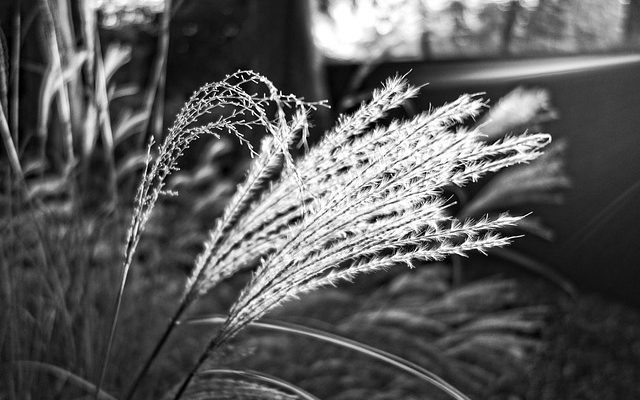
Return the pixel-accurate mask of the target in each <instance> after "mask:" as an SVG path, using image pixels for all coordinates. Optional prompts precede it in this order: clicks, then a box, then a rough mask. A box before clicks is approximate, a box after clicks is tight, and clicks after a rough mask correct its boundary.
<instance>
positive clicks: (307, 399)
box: [200, 369, 320, 400]
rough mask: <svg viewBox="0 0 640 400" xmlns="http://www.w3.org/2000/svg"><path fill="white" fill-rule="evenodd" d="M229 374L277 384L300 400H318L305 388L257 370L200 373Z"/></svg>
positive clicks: (205, 373) (223, 370)
mask: <svg viewBox="0 0 640 400" xmlns="http://www.w3.org/2000/svg"><path fill="white" fill-rule="evenodd" d="M222 374H226V375H231V376H238V377H240V378H249V379H253V380H257V381H260V382H263V383H265V384H268V385H272V386H277V387H278V388H280V389H284V390H285V391H288V392H291V393H293V394H295V395H296V396H298V398H300V399H302V400H320V399H318V398H317V397H316V396H314V395H312V394H311V393H309V392H307V391H306V390H304V389H302V388H300V387H298V386H295V385H293V384H291V383H289V382H287V381H285V380H284V379H280V378H277V377H275V376H272V375H269V374H265V373H262V372H257V371H251V370H249V371H237V370H232V369H208V370H206V371H202V372H201V373H200V375H201V376H202V375H222Z"/></svg>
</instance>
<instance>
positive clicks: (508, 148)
mask: <svg viewBox="0 0 640 400" xmlns="http://www.w3.org/2000/svg"><path fill="white" fill-rule="evenodd" d="M417 93H418V88H416V87H413V86H411V85H409V84H408V83H407V82H406V80H405V79H404V77H396V78H392V79H389V80H388V81H387V82H386V83H385V84H384V85H383V87H382V88H381V89H379V90H376V91H375V92H374V94H373V97H372V99H371V101H369V102H368V103H365V104H362V106H361V107H360V108H359V109H358V110H356V111H355V112H354V113H353V114H351V115H348V116H344V117H342V118H340V119H339V121H338V123H337V125H336V127H335V128H333V129H332V130H330V131H329V132H327V134H326V135H325V136H324V137H323V138H322V139H321V140H320V142H319V143H318V144H316V145H315V146H314V147H312V148H311V149H309V150H308V151H306V152H305V154H303V155H302V156H301V157H299V158H297V159H295V158H294V157H293V155H292V153H293V148H294V147H295V146H296V144H301V145H306V132H307V129H308V126H309V122H308V120H307V115H308V113H309V112H310V111H312V110H313V109H314V108H315V107H316V106H317V104H313V103H308V102H304V101H302V100H301V99H298V98H296V97H294V96H291V95H283V94H282V93H280V92H279V91H278V90H277V89H276V88H275V87H274V86H273V85H272V84H271V82H269V81H268V80H267V79H266V78H265V77H262V76H260V75H258V74H256V73H253V72H250V71H239V72H237V73H234V74H231V75H229V76H227V77H226V78H225V79H224V80H222V81H220V82H217V83H213V84H208V85H205V86H203V87H202V88H201V89H200V90H198V91H197V92H196V93H195V94H194V95H193V96H192V97H191V99H190V100H189V101H188V102H187V103H186V104H185V106H184V107H183V109H182V110H181V111H180V113H179V114H178V117H177V118H176V121H175V123H174V124H173V126H172V127H171V128H170V129H169V132H168V134H167V136H166V137H165V139H164V140H163V141H162V143H160V144H159V145H157V146H156V145H154V144H153V142H152V143H151V144H150V145H149V148H148V152H147V158H146V166H145V168H144V172H143V175H142V180H141V183H140V186H139V187H138V190H137V194H136V196H135V199H134V208H133V212H132V218H131V220H130V226H129V230H128V233H127V235H126V240H125V243H126V246H125V250H124V255H123V257H122V262H121V266H122V269H121V274H122V275H121V279H120V284H119V289H118V294H117V296H116V305H115V307H114V312H113V318H112V323H111V328H110V330H109V335H108V336H109V337H108V339H107V340H106V344H105V345H104V346H105V354H106V356H105V357H103V360H104V361H103V362H102V368H101V372H100V374H99V378H98V379H97V382H98V383H97V385H96V388H95V391H96V393H100V391H101V390H102V387H103V386H104V385H103V380H104V377H105V376H106V375H105V373H106V371H107V370H108V366H109V359H110V353H111V348H112V344H113V343H116V342H115V340H116V338H117V333H118V331H117V329H116V324H117V322H118V320H119V314H120V308H121V306H122V299H123V295H124V291H125V286H126V282H127V278H128V275H129V271H130V269H131V267H132V265H134V263H135V260H136V258H135V255H136V250H137V248H138V245H139V243H140V241H141V239H143V238H144V236H143V232H144V231H145V227H146V225H147V223H148V222H149V220H150V217H151V215H152V212H153V210H154V209H156V208H157V207H158V205H159V204H160V203H158V200H159V199H160V197H161V196H162V195H163V194H175V193H173V192H169V191H167V182H168V178H169V176H170V175H171V174H172V173H173V172H174V171H176V170H177V169H178V160H179V158H180V157H181V156H182V155H183V153H184V152H185V151H186V150H187V148H188V147H189V146H190V144H192V143H193V141H194V140H195V139H196V138H197V137H199V136H201V135H203V134H211V135H214V136H216V137H217V136H219V135H220V133H230V134H231V135H232V136H234V137H236V138H238V139H239V140H240V142H241V143H242V144H244V145H246V146H247V147H248V148H249V150H250V152H251V154H252V156H253V161H252V162H251V164H250V166H249V169H248V172H247V175H246V179H245V180H244V182H243V183H241V184H240V185H239V186H238V187H237V190H236V193H235V194H234V195H233V196H232V197H231V199H230V201H229V203H228V204H227V206H226V207H225V209H224V211H223V213H222V216H221V217H220V218H219V219H218V220H217V221H216V222H215V224H214V226H213V228H212V229H211V231H210V232H209V235H208V238H207V239H206V240H205V241H204V243H203V247H202V251H201V252H200V254H199V255H198V256H197V257H196V259H195V261H194V264H193V268H192V269H191V272H190V273H189V276H188V278H187V279H186V284H185V287H184V291H183V294H182V297H181V300H180V301H179V303H178V304H177V307H176V310H175V312H174V313H173V316H172V317H171V318H170V319H169V323H168V324H167V327H166V328H165V330H164V331H163V333H162V334H161V335H160V336H159V338H158V339H157V341H156V342H155V343H156V344H155V346H154V347H153V349H152V350H150V355H149V356H148V357H147V359H146V361H145V362H144V363H143V364H142V366H141V367H140V370H139V372H138V374H137V375H136V377H135V378H134V379H133V380H132V383H131V385H130V386H129V388H128V390H127V391H126V392H124V396H123V398H125V399H130V398H133V397H134V396H135V394H136V392H137V389H138V388H139V387H140V386H141V383H142V382H143V380H144V378H145V376H147V374H148V371H149V369H150V368H151V366H152V365H153V364H154V362H155V360H156V359H157V357H158V355H159V354H160V352H161V350H162V349H163V348H164V347H165V344H166V343H168V340H169V338H170V337H171V336H172V334H173V333H174V332H175V331H176V328H177V327H178V325H179V322H180V321H181V320H183V319H184V317H185V316H186V314H187V312H188V311H190V310H192V309H193V307H194V304H195V303H196V302H198V300H199V299H201V298H203V296H204V295H205V294H207V293H208V292H210V291H211V290H212V289H214V288H215V287H216V286H218V285H219V284H220V282H222V281H224V280H226V279H228V278H230V277H232V276H233V275H235V274H237V273H238V272H240V271H241V270H243V269H246V268H250V267H254V268H255V270H254V272H253V275H252V277H251V279H250V280H249V281H248V282H247V284H246V286H245V287H244V289H243V290H242V291H241V293H240V294H239V296H238V298H237V299H236V300H235V302H234V303H233V305H232V306H231V308H230V310H229V313H228V316H227V317H226V319H225V322H224V323H223V324H222V326H221V327H220V329H219V331H218V333H217V334H216V335H214V336H213V338H212V339H211V340H210V341H209V343H208V344H207V345H206V346H205V348H204V349H203V351H202V353H201V354H200V356H199V357H198V358H197V360H196V362H195V363H194V365H193V366H192V367H191V368H190V369H189V370H187V372H186V373H185V374H184V376H182V377H181V381H180V382H175V383H176V387H175V390H173V391H172V394H171V396H173V398H175V399H178V398H202V397H203V396H207V393H210V394H211V395H214V394H215V390H214V389H211V388H212V387H219V385H217V386H216V385H213V384H211V385H208V386H207V384H206V377H207V376H208V375H212V374H207V373H205V372H206V371H204V370H203V366H204V365H206V364H208V363H209V362H210V361H211V360H212V359H213V358H214V357H216V356H217V354H218V351H219V350H221V349H222V348H223V347H224V346H225V345H226V344H228V342H229V341H230V340H231V339H233V338H235V337H236V336H237V335H238V334H239V333H240V332H241V331H243V330H244V329H245V328H246V327H247V326H248V325H250V324H252V323H253V322H255V321H257V320H259V319H260V318H262V317H263V316H264V315H265V314H267V313H268V312H270V311H272V310H273V309H274V308H276V307H277V306H279V305H281V304H282V303H285V302H287V301H289V300H291V299H293V298H296V297H298V296H301V295H303V294H305V293H308V292H312V291H315V290H317V289H319V288H321V287H324V286H328V285H335V284H337V283H338V282H341V281H346V280H352V279H354V278H355V277H357V276H358V275H361V274H365V273H371V272H375V271H380V270H385V269H389V268H392V267H395V266H398V265H406V266H408V267H413V266H414V265H415V264H416V263H422V262H429V261H435V260H442V259H444V258H446V257H448V256H451V255H459V256H461V255H465V254H467V253H468V252H471V251H480V252H483V253H484V252H487V251H489V250H490V249H493V248H496V247H502V246H505V245H507V244H509V243H510V242H511V241H512V239H513V238H514V237H513V236H510V235H509V234H502V233H501V231H503V229H505V228H508V227H512V226H514V225H516V224H517V223H518V222H519V221H520V220H521V217H519V216H511V215H508V214H505V213H500V214H497V215H494V216H492V217H489V216H483V217H480V218H477V219H467V218H464V219H457V218H455V217H453V216H452V213H451V212H450V207H451V206H452V204H453V201H452V200H451V198H449V197H448V195H446V194H445V193H446V191H445V190H446V189H448V188H451V187H462V186H464V185H466V184H467V183H469V182H474V181H477V180H478V179H479V178H481V177H482V176H484V175H486V174H488V173H493V172H496V171H498V170H501V169H503V168H506V167H509V166H512V165H515V164H523V163H528V162H530V161H532V160H534V159H536V158H537V157H539V156H540V154H541V150H542V148H543V147H545V146H546V145H547V144H548V143H549V142H550V136H549V135H546V134H540V133H536V134H523V135H518V136H506V137H504V138H501V139H499V140H495V141H491V142H489V141H487V140H485V136H484V135H483V133H482V131H481V129H478V128H464V127H462V124H463V123H464V122H466V121H468V120H469V119H473V118H475V117H477V116H478V115H479V114H480V113H481V111H482V110H483V108H484V106H485V103H484V102H483V101H482V100H481V99H480V98H479V97H478V96H472V95H463V96H461V97H459V98H458V99H457V100H456V101H454V102H452V103H450V104H447V105H444V106H442V107H440V108H434V109H432V110H429V111H428V112H424V113H422V114H419V115H417V116H415V117H413V118H411V119H408V120H404V121H392V122H390V123H385V122H384V121H385V120H384V118H385V116H386V115H387V113H388V112H389V111H391V110H392V109H394V108H397V107H399V106H400V105H401V104H402V103H403V102H405V101H407V100H408V99H410V98H411V97H413V96H415V95H416V94H417ZM207 114H211V115H212V118H210V119H211V120H210V121H209V122H206V123H203V124H201V125H197V123H198V120H199V119H201V118H203V117H204V116H206V115H207ZM258 127H259V128H263V129H264V130H265V131H266V132H267V133H268V135H266V136H265V137H264V138H263V139H262V140H261V143H260V149H259V151H254V149H253V147H252V146H251V141H249V140H248V139H246V138H245V134H246V133H247V132H249V131H251V130H253V129H254V128H258ZM144 312H145V313H148V312H149V310H145V311H144ZM209 371H210V370H209ZM214 375H215V376H214V378H215V379H217V380H218V381H220V382H222V384H224V385H223V386H224V387H225V388H226V387H228V386H229V385H231V384H232V383H233V382H235V381H240V379H238V377H237V376H233V377H231V378H230V377H227V378H225V379H222V378H221V377H220V374H214ZM196 377H197V378H198V379H194V378H196ZM176 378H177V376H176ZM214 378H212V379H214ZM203 380H205V381H203ZM203 382H204V383H203ZM434 382H435V383H437V384H438V385H439V386H440V388H442V389H443V390H445V391H446V392H447V393H449V394H450V395H451V396H453V397H454V398H465V397H464V395H462V394H461V393H460V392H458V391H457V390H455V389H454V388H452V387H451V386H450V385H448V384H447V383H446V382H444V381H442V382H440V381H438V380H434V381H433V382H432V383H434ZM272 383H273V382H272ZM256 384H257V383H256V382H255V380H254V381H253V382H252V383H246V384H244V383H243V384H242V385H240V386H238V387H240V388H241V389H242V391H244V392H245V393H249V392H250V393H254V392H255V390H256ZM194 385H196V386H194ZM236 386H237V385H236ZM207 388H209V389H207ZM225 390H226V389H225ZM265 390H267V389H265ZM269 390H270V391H271V393H272V394H274V393H276V392H278V391H279V390H281V388H273V387H272V388H271V389H269ZM225 393H227V392H225ZM274 396H276V394H274ZM274 396H272V397H274ZM278 396H279V395H278ZM283 396H284V397H282V398H288V397H286V396H289V395H285V394H283ZM298 397H299V396H298ZM298 397H296V398H298ZM274 398H277V396H276V397H274Z"/></svg>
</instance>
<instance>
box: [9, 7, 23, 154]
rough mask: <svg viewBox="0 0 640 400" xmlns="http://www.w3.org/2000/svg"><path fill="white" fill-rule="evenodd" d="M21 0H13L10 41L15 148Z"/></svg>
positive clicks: (17, 145)
mask: <svg viewBox="0 0 640 400" xmlns="http://www.w3.org/2000/svg"><path fill="white" fill-rule="evenodd" d="M21 4H22V1H21V0H15V3H14V7H15V8H14V12H13V42H12V43H11V60H10V63H11V66H10V68H11V75H10V80H11V83H10V86H11V100H10V101H9V122H10V124H11V132H12V133H13V142H14V144H15V146H16V147H17V148H19V146H20V142H19V141H18V128H19V112H20V97H19V92H18V90H19V87H20V50H21V47H20V38H21V31H20V29H21V25H22V14H21V13H20V5H21Z"/></svg>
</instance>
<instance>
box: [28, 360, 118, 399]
mask: <svg viewBox="0 0 640 400" xmlns="http://www.w3.org/2000/svg"><path fill="white" fill-rule="evenodd" d="M17 364H18V365H20V366H22V367H25V368H33V369H36V370H41V371H43V372H47V373H49V374H51V375H54V376H56V377H58V378H59V379H60V380H64V381H67V382H71V383H72V384H74V385H75V386H76V387H78V388H80V389H83V390H85V391H87V392H90V393H91V392H95V393H97V396H98V399H100V400H117V399H116V398H115V397H113V396H112V395H110V394H109V393H107V392H105V391H104V390H97V388H96V386H95V385H94V384H93V383H91V382H89V381H87V380H86V379H84V378H82V377H80V376H78V375H76V374H74V373H73V372H71V371H68V370H66V369H64V368H61V367H58V366H57V365H53V364H49V363H45V362H40V361H26V360H25V361H17Z"/></svg>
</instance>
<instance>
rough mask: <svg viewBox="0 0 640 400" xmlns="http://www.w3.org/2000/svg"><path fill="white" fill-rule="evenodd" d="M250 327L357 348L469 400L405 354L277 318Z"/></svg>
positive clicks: (218, 319) (219, 320)
mask: <svg viewBox="0 0 640 400" xmlns="http://www.w3.org/2000/svg"><path fill="white" fill-rule="evenodd" d="M225 319H226V318H225V317H223V316H210V317H201V318H196V319H190V320H188V323H190V324H199V325H202V324H204V325H211V324H216V325H218V324H223V323H224V322H225ZM251 326H252V327H255V328H260V329H264V330H268V331H273V332H284V333H289V334H294V335H299V336H306V337H309V338H312V339H316V340H320V341H323V342H326V343H329V344H331V345H336V346H339V347H342V348H345V349H349V350H352V351H355V352H357V353H360V354H362V355H365V356H367V357H371V358H372V359H376V360H379V361H382V362H384V363H385V364H388V365H390V366H392V367H394V368H397V369H398V370H399V371H403V372H406V373H408V374H410V375H413V376H415V377H417V378H419V379H420V380H422V381H424V382H425V383H427V384H429V385H434V386H436V387H437V388H439V389H440V390H442V391H443V392H445V393H447V394H448V395H449V396H451V397H452V398H454V399H458V400H469V399H468V397H467V396H465V395H464V394H462V393H460V392H459V391H458V390H457V389H456V388H454V387H453V386H451V385H450V384H448V383H447V382H445V381H444V380H443V379H441V378H440V377H438V376H437V375H435V374H433V373H431V372H429V371H427V370H426V369H424V368H422V367H421V366H419V365H416V364H414V363H412V362H410V361H407V360H405V359H403V358H402V357H398V356H396V355H393V354H390V353H387V352H385V351H382V350H380V349H377V348H375V347H371V346H368V345H366V344H363V343H360V342H358V341H356V340H353V339H348V338H345V337H342V336H340V335H336V334H334V333H329V332H326V331H322V330H319V329H315V328H310V327H307V326H301V325H297V324H292V323H288V322H282V321H277V320H263V321H261V322H252V323H251Z"/></svg>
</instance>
